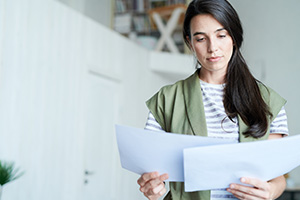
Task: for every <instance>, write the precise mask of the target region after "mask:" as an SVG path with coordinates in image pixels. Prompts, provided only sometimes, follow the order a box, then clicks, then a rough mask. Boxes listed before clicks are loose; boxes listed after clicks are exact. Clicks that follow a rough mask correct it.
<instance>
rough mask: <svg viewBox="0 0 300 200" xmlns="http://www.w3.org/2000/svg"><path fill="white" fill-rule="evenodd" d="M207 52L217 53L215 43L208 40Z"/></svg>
mask: <svg viewBox="0 0 300 200" xmlns="http://www.w3.org/2000/svg"><path fill="white" fill-rule="evenodd" d="M207 50H208V52H209V53H213V52H215V51H217V50H218V48H217V44H216V41H214V40H210V41H209V44H208V49H207Z"/></svg>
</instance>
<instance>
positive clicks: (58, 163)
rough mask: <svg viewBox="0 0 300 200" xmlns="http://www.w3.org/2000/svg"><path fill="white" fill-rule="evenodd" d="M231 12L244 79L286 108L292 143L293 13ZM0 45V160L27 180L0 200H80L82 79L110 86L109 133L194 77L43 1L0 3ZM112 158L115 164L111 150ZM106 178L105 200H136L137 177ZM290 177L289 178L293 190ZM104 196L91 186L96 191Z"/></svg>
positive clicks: (266, 6)
mask: <svg viewBox="0 0 300 200" xmlns="http://www.w3.org/2000/svg"><path fill="white" fill-rule="evenodd" d="M231 2H232V3H233V5H234V6H235V7H236V8H237V10H238V12H239V14H240V16H241V19H242V21H243V25H244V29H245V46H244V48H243V50H244V53H245V57H246V59H247V61H249V63H250V65H251V63H254V64H256V63H258V64H257V65H255V66H256V67H252V69H253V71H254V72H255V73H256V74H257V75H258V76H259V77H260V76H261V77H262V78H263V79H264V80H263V81H264V82H265V83H266V84H268V85H270V86H271V87H273V88H274V89H275V90H276V91H278V92H279V93H280V94H282V96H284V97H285V98H286V99H287V100H288V104H287V112H288V116H289V126H290V131H291V134H294V133H296V132H297V122H296V119H297V117H296V113H297V111H298V109H297V106H296V105H297V104H296V101H297V100H296V99H297V98H298V97H299V92H298V90H297V88H296V87H297V85H299V79H297V78H296V76H297V72H298V68H297V67H298V66H299V61H298V60H297V59H291V58H297V57H296V52H297V51H296V50H295V48H294V47H297V46H298V44H299V40H297V39H296V38H297V37H296V34H297V31H298V29H299V28H298V27H297V26H294V24H296V23H297V19H299V16H297V14H298V12H297V7H299V6H297V5H298V4H299V3H298V1H296V0H291V1H287V2H285V6H287V7H286V8H284V10H287V12H285V14H284V15H278V10H280V9H283V8H282V5H281V4H282V3H280V1H274V0H272V1H270V0H269V1H264V2H262V1H258V0H256V1H251V2H250V1H243V2H241V1H235V0H231ZM271 7H272V8H271ZM251 8H252V9H251ZM259 8H261V9H259ZM266 10H270V11H269V14H268V13H266ZM264 17H266V19H265V18H264ZM282 18H283V19H282ZM267 19H272V20H274V22H276V23H275V24H274V23H270V22H266V20H267ZM252 22H255V23H254V24H253V23H252ZM277 22H278V23H279V25H278V24H277ZM287 22H288V23H287ZM274 27H276V28H274ZM278 27H284V28H283V29H282V28H278ZM271 30H272V31H271ZM287 30H291V31H287ZM290 38H292V39H291V40H288V39H290ZM266 42H268V43H266ZM0 45H1V46H0V63H1V64H0V110H1V112H0V158H1V159H7V160H13V161H16V164H17V165H18V166H20V167H21V168H22V169H23V170H24V171H25V172H26V173H25V175H24V176H23V177H22V178H20V179H19V180H17V181H15V182H13V183H11V184H8V185H7V186H5V188H4V193H3V199H16V200H18V199H22V200H23V199H30V200H40V199H44V200H48V199H49V200H50V199H51V200H52V199H66V200H67V199H72V200H73V199H74V200H76V199H78V200H79V199H80V200H81V199H83V198H82V196H83V193H84V191H85V190H84V185H83V180H84V176H83V171H84V170H85V166H84V164H85V155H84V148H85V146H86V145H87V144H84V141H86V139H85V134H86V132H85V126H84V125H85V123H86V122H85V121H84V120H85V119H84V115H83V114H84V113H83V110H84V109H85V107H86V104H85V99H84V98H83V97H82V96H83V95H84V94H85V93H84V90H85V86H86V82H87V81H88V80H87V79H89V78H88V77H90V75H95V76H97V77H100V78H102V79H105V80H109V81H111V82H114V83H116V84H117V85H119V91H120V94H119V96H120V101H119V102H120V105H119V109H118V111H117V112H118V117H117V120H116V121H115V122H116V123H121V124H127V125H132V126H136V127H143V125H144V122H145V118H146V115H147V109H146V107H145V105H144V102H145V100H146V99H148V98H149V97H150V96H151V95H153V94H154V93H155V92H156V91H157V90H158V89H159V88H160V87H161V86H162V85H165V84H167V83H171V82H174V81H175V80H178V79H180V78H184V77H186V76H187V75H188V74H190V73H192V71H193V61H192V59H191V58H190V56H185V55H174V56H171V55H170V54H158V53H155V52H148V51H146V50H145V49H143V48H141V47H139V46H137V45H135V44H133V43H131V42H130V41H128V40H126V39H125V38H123V37H121V36H119V35H118V34H116V33H114V32H112V31H110V30H108V29H106V28H104V27H103V26H100V25H98V24H96V23H95V22H93V21H92V20H90V19H88V18H86V17H84V16H82V15H81V14H79V13H78V12H76V11H74V10H72V9H69V8H68V7H66V6H64V5H62V4H60V3H58V2H57V1H52V0H43V1H40V0H13V1H12V0H0ZM278 47H280V48H279V49H278ZM286 49H287V50H286ZM186 63H191V65H190V64H186ZM184 64H185V66H183V65H184ZM252 66H254V65H252ZM257 66H258V67H257ZM282 66H284V70H283V69H282ZM260 67H261V68H262V69H260ZM264 71H265V72H266V75H265V78H264V76H263V75H262V74H261V72H264ZM278 80H280V82H279V81H278ZM279 83H280V84H279ZM286 87H289V88H290V89H289V90H287V89H285V88H286ZM291 91H292V92H291ZM99 103H101V102H99ZM115 122H113V123H115ZM101 134H102V137H103V138H106V139H107V140H103V141H102V142H103V143H105V142H106V141H114V137H113V134H114V133H109V134H108V133H101ZM99 145H101V142H100V143H99ZM112 150H113V155H114V158H113V159H115V160H118V155H117V150H116V148H115V146H112ZM101 155H102V154H101ZM97 156H99V153H97V152H95V158H96V157H97ZM102 156H103V157H102V158H101V159H103V160H105V161H106V160H110V159H111V158H110V157H109V156H107V155H105V154H104V155H102ZM108 174H114V176H113V177H111V176H110V175H106V176H104V177H103V178H102V179H103V182H105V181H106V180H107V181H110V179H112V178H113V183H114V186H115V188H110V190H109V191H110V193H116V194H111V196H113V198H111V199H140V198H142V195H141V194H140V193H139V191H138V187H137V185H136V178H137V176H136V175H134V174H132V173H130V172H127V171H125V170H122V169H121V168H120V166H119V163H117V167H115V168H114V169H112V171H111V172H108ZM298 174H299V172H298V171H297V170H295V171H294V172H293V173H292V175H293V177H294V179H295V181H296V183H298V184H299V180H300V178H299V175H298ZM110 182H111V181H110ZM107 187H108V186H106V185H105V184H104V185H101V184H100V187H99V190H100V191H102V190H103V188H105V189H106V188H107ZM109 187H110V186H109ZM116 191H117V192H116ZM103 193H104V190H103ZM116 195H119V196H116ZM100 199H101V198H100ZM89 200H90V199H89Z"/></svg>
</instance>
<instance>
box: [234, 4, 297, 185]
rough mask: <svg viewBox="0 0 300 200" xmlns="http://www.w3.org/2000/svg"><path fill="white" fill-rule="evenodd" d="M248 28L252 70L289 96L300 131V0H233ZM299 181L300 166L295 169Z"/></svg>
mask: <svg viewBox="0 0 300 200" xmlns="http://www.w3.org/2000/svg"><path fill="white" fill-rule="evenodd" d="M230 2H231V3H232V4H233V6H234V7H235V9H236V10H237V12H238V14H239V16H240V18H241V21H242V24H243V28H244V31H245V34H244V35H245V37H244V40H245V42H244V46H243V52H244V56H245V58H246V61H247V62H248V63H249V65H250V68H251V69H252V71H253V72H254V73H255V74H256V75H257V78H258V79H261V80H262V81H263V82H264V83H265V84H267V85H269V86H270V87H272V88H273V89H275V90H276V91H277V92H278V93H279V94H281V95H282V96H283V97H284V98H286V99H287V101H288V102H287V104H286V111H287V114H288V123H289V131H290V134H291V135H295V134H300V132H299V122H298V115H299V114H298V113H299V112H300V109H299V106H298V101H299V99H300V90H299V85H300V79H299V75H300V60H299V59H298V58H299V50H298V48H299V46H300V40H299V37H298V33H299V32H300V27H299V19H300V12H299V8H300V1H298V0H287V1H280V0H263V1H261V0H251V1H239V0H230ZM292 178H293V180H294V181H295V182H296V184H297V185H300V168H299V167H298V168H297V169H296V170H294V171H293V172H292Z"/></svg>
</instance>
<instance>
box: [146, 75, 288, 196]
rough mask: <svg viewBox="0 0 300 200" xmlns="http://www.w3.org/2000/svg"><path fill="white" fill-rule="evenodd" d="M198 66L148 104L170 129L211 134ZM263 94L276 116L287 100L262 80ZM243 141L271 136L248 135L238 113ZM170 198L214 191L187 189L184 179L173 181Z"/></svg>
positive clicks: (206, 194) (157, 117) (167, 130)
mask: <svg viewBox="0 0 300 200" xmlns="http://www.w3.org/2000/svg"><path fill="white" fill-rule="evenodd" d="M198 71H199V70H197V71H196V72H195V73H194V74H193V75H191V76H190V77H189V78H187V79H185V80H182V81H178V82H176V83H175V84H173V85H168V86H165V87H163V88H162V89H160V91H158V92H157V93H156V94H155V95H154V96H153V97H152V98H150V99H149V100H148V101H147V102H146V104H147V106H148V108H149V110H150V111H151V113H152V114H153V116H154V117H155V119H156V120H157V122H158V123H159V124H160V126H161V127H162V128H163V129H164V130H165V131H166V132H172V133H179V134H187V135H199V136H207V127H206V120H205V113H204V106H203V101H202V92H201V88H200V87H201V86H200V82H199V78H198ZM259 88H260V90H261V94H262V97H263V99H264V100H265V102H266V103H267V105H268V106H269V108H270V111H271V113H272V114H273V118H272V119H271V120H270V122H269V124H270V123H271V122H272V121H273V120H274V118H275V117H276V116H277V115H278V113H279V111H280V110H281V108H282V106H283V105H284V104H285V103H286V100H285V99H283V98H282V97H281V96H279V95H278V94H277V93H276V92H275V91H273V90H272V89H270V88H267V87H265V86H264V85H262V84H259ZM238 122H239V134H240V135H239V141H240V142H250V141H257V140H264V139H267V138H268V136H269V129H268V131H267V134H265V135H264V136H263V137H262V138H259V139H255V138H253V137H247V138H246V137H245V136H244V135H243V134H242V133H243V132H245V131H246V130H247V128H248V127H247V125H246V124H245V123H244V122H243V121H242V120H241V118H240V117H239V116H238ZM164 199H166V200H170V199H173V200H209V199H210V191H198V192H184V183H182V182H171V183H170V192H169V193H168V194H167V196H166V197H165V198H164Z"/></svg>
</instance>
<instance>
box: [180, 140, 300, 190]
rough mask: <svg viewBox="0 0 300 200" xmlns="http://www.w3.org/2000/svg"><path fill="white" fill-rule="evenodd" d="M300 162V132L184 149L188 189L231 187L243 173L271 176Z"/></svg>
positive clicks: (255, 176)
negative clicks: (250, 140) (257, 140)
mask: <svg viewBox="0 0 300 200" xmlns="http://www.w3.org/2000/svg"><path fill="white" fill-rule="evenodd" d="M299 165H300V135H297V136H289V137H286V138H283V139H275V140H265V141H260V142H249V143H238V144H227V145H215V146H209V147H199V148H189V149H184V176H185V177H184V178H185V191H187V192H191V191H197V190H210V189H217V188H228V186H229V184H230V183H240V181H239V179H240V178H241V177H253V178H259V179H261V180H265V181H267V180H270V179H273V178H275V177H278V176H280V175H283V174H285V173H287V172H289V171H291V170H292V169H294V168H295V167H297V166H299Z"/></svg>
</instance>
